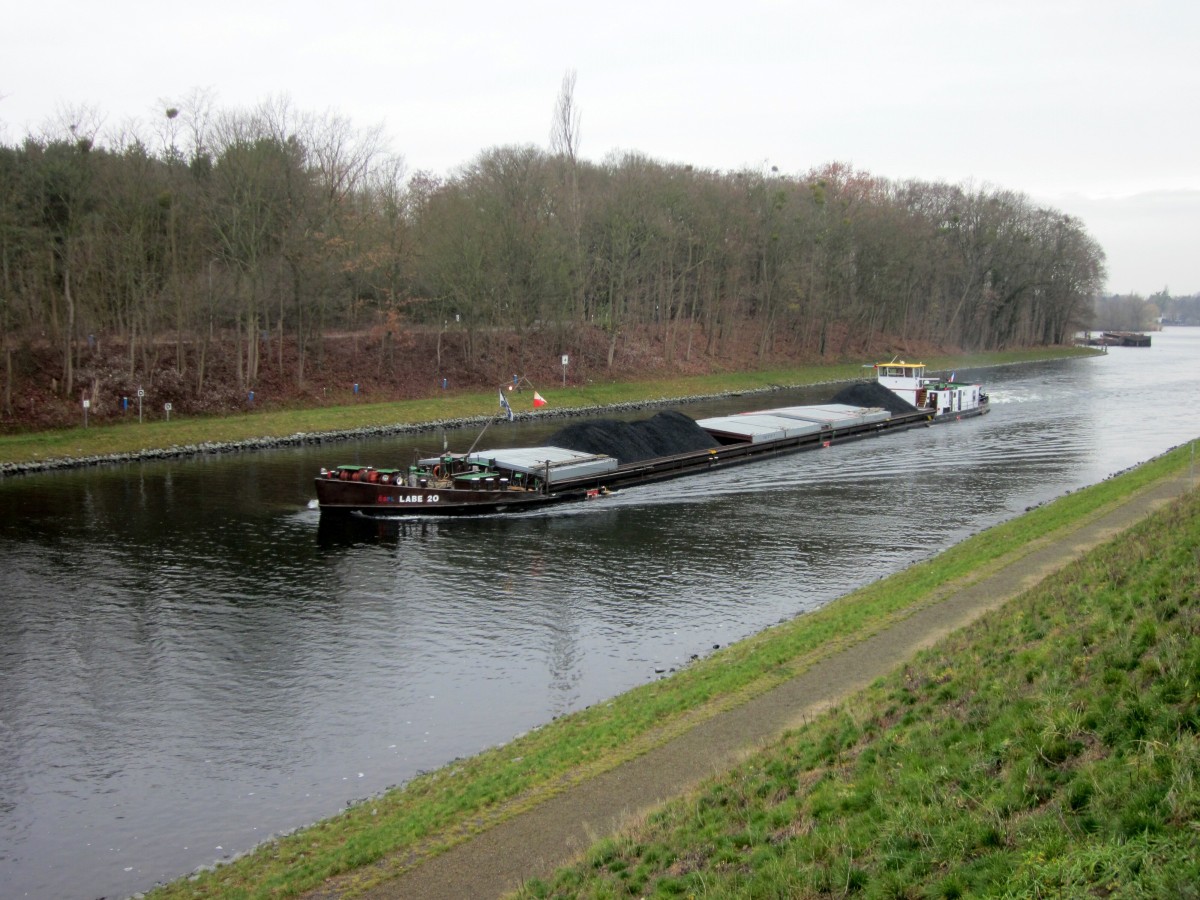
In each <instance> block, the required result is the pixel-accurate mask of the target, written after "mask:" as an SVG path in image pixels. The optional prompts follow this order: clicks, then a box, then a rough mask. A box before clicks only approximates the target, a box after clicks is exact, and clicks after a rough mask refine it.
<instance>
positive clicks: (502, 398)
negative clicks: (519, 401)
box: [500, 388, 513, 422]
mask: <svg viewBox="0 0 1200 900" xmlns="http://www.w3.org/2000/svg"><path fill="white" fill-rule="evenodd" d="M500 409H501V410H503V411H504V412H506V413H507V414H508V421H510V422H511V421H512V420H513V411H512V407H511V406H509V405H508V398H507V397H505V396H504V388H500Z"/></svg>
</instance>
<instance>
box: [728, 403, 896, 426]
mask: <svg viewBox="0 0 1200 900" xmlns="http://www.w3.org/2000/svg"><path fill="white" fill-rule="evenodd" d="M763 414H769V415H773V416H783V417H785V418H789V419H800V420H802V421H805V422H818V423H820V424H822V425H830V426H846V425H873V424H875V423H876V422H886V421H887V420H888V419H890V418H891V417H892V414H891V413H890V412H888V411H887V410H886V409H882V408H880V407H877V406H872V407H864V406H851V405H849V404H848V403H823V404H821V405H819V406H784V407H781V408H779V409H767V410H763V411H762V412H756V413H749V414H748V415H755V416H759V415H763ZM744 415H746V414H744Z"/></svg>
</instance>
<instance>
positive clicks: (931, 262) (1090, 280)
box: [0, 77, 1104, 413]
mask: <svg viewBox="0 0 1200 900" xmlns="http://www.w3.org/2000/svg"><path fill="white" fill-rule="evenodd" d="M150 130H152V131H153V132H154V133H153V135H152V136H151V135H150V134H148V133H146V134H143V133H138V132H137V131H136V130H135V129H129V130H127V131H126V132H123V133H117V134H105V135H103V136H102V135H101V134H100V133H99V130H98V129H96V128H89V127H88V126H87V125H86V124H85V122H84V121H71V122H69V123H66V124H64V126H63V127H62V128H60V129H58V130H57V131H54V132H52V133H47V134H44V135H39V136H33V135H31V136H28V137H26V138H24V139H23V140H22V141H20V142H19V143H16V144H13V145H0V342H2V345H3V349H4V353H5V359H6V374H5V377H6V381H5V384H6V394H7V392H9V391H11V385H12V384H13V382H14V379H16V378H19V376H20V370H21V367H22V365H25V363H23V362H22V360H23V359H28V358H32V357H31V356H30V354H31V353H32V352H33V348H35V347H37V346H42V347H43V348H45V347H49V348H50V349H51V350H52V351H53V354H54V356H53V358H54V360H55V362H54V374H53V389H54V391H55V392H56V393H57V394H58V396H60V397H64V398H72V397H78V396H79V394H80V392H81V390H88V389H91V390H95V389H97V387H98V385H97V384H96V381H97V376H95V374H94V373H93V374H91V375H90V378H91V381H90V382H89V384H87V385H83V384H81V383H80V382H81V378H80V375H79V372H80V366H81V365H82V364H84V362H85V360H86V358H87V354H88V352H89V348H93V347H94V345H95V343H96V342H97V341H100V340H103V341H105V342H106V346H107V347H109V348H110V349H111V348H112V347H114V346H119V347H120V354H119V359H120V360H121V363H120V368H121V369H122V370H123V371H122V372H117V373H112V374H111V375H110V377H111V378H124V379H126V380H127V381H129V380H136V379H139V378H150V377H151V373H152V372H153V371H155V370H156V369H161V368H162V367H163V366H164V365H167V364H169V367H170V368H172V369H173V370H174V373H175V377H176V380H177V382H178V384H179V390H180V391H183V392H187V393H193V394H199V393H202V392H203V391H204V389H205V386H206V381H207V380H208V379H209V378H210V377H211V375H210V373H211V372H212V371H213V368H214V366H216V365H218V364H219V365H220V366H222V367H223V369H224V370H225V371H229V370H232V371H233V372H235V373H236V374H235V377H236V380H237V383H238V384H239V385H240V386H241V387H242V388H243V389H245V388H249V387H253V386H254V385H255V383H256V381H257V380H258V379H259V377H260V373H261V371H262V369H263V367H264V366H265V365H272V366H274V367H275V368H276V369H278V368H280V367H286V369H287V378H289V379H291V380H292V382H293V383H295V384H296V385H303V384H305V383H306V381H308V380H310V379H312V378H315V377H317V373H318V371H319V361H320V358H321V352H322V347H323V342H324V341H326V340H327V339H328V336H329V335H330V334H332V333H337V332H341V333H368V332H369V333H370V334H372V335H374V336H375V339H376V341H377V344H378V346H377V350H376V351H374V352H376V353H377V354H378V358H379V360H384V361H386V363H387V364H388V365H389V366H391V367H392V368H393V369H394V368H396V367H403V366H404V365H406V364H407V363H406V360H405V358H404V351H403V348H402V347H401V346H400V343H401V341H400V338H401V336H402V335H403V334H404V333H405V332H406V331H420V332H422V333H424V334H427V335H433V336H434V339H433V343H432V344H431V346H432V347H433V348H434V350H433V351H432V352H433V355H434V356H435V357H436V358H435V359H433V360H430V359H425V358H422V359H421V360H420V364H421V365H422V366H427V367H429V366H432V367H435V368H436V367H439V366H440V364H441V358H440V354H441V353H442V351H443V348H444V344H443V341H442V340H441V338H442V337H443V335H444V334H450V333H453V335H454V338H455V341H456V348H457V350H456V352H459V353H460V354H462V356H463V357H464V358H465V359H466V360H467V361H468V362H469V361H470V360H472V359H475V358H478V357H480V355H486V354H487V352H488V348H489V346H490V345H491V343H492V342H495V341H498V340H501V339H504V340H506V341H510V342H511V343H510V346H512V347H515V348H516V349H515V350H514V351H513V352H514V353H515V354H516V356H517V358H514V359H509V358H506V359H505V360H504V362H505V365H506V367H508V368H513V367H515V366H519V365H520V364H521V363H522V360H521V359H520V358H519V356H520V353H521V351H520V347H521V346H523V342H522V340H521V338H522V337H526V336H531V335H534V334H536V335H538V336H539V338H540V339H541V340H542V342H543V343H545V342H546V341H549V342H550V343H552V344H554V345H556V346H559V347H561V350H562V352H564V353H565V352H568V351H576V350H578V342H580V341H582V340H585V339H587V340H592V341H600V342H601V343H602V345H603V348H604V352H603V354H602V357H603V359H604V361H605V364H606V365H608V366H612V365H613V364H614V362H615V357H616V356H618V355H619V352H620V346H621V343H620V337H621V335H622V334H624V333H626V332H629V331H635V330H643V331H644V330H647V329H649V330H652V331H653V333H654V334H655V335H656V336H657V340H658V341H659V342H660V347H661V353H662V355H663V357H664V358H665V359H666V360H667V361H668V362H670V361H672V360H685V359H688V358H690V357H691V356H693V355H699V354H720V353H721V352H722V346H723V343H724V342H727V341H729V340H731V339H732V338H733V337H734V336H737V337H738V338H739V340H740V341H742V342H743V343H745V342H749V346H751V347H752V348H753V350H754V353H755V355H756V356H757V358H759V359H761V360H764V361H765V360H769V359H771V358H772V356H773V354H774V353H775V352H776V348H777V347H779V346H780V345H781V343H783V344H787V345H789V346H799V347H804V348H807V349H808V350H809V351H810V352H811V353H812V354H814V355H821V354H829V353H834V352H837V350H838V349H839V348H837V347H832V346H831V345H830V341H831V339H832V336H834V335H845V334H853V335H855V336H856V340H857V341H858V343H859V344H860V345H861V346H871V345H872V339H873V338H874V337H876V336H883V335H886V336H889V338H890V339H891V340H892V341H893V342H898V343H900V344H902V343H903V342H904V341H906V340H915V339H918V338H920V339H923V340H927V341H932V342H936V343H937V344H940V345H943V346H954V347H959V348H962V349H964V350H989V349H995V348H1002V347H1007V346H1030V345H1037V344H1056V343H1063V342H1068V341H1069V340H1070V339H1071V335H1072V333H1073V332H1074V331H1075V330H1076V329H1079V328H1085V327H1088V326H1089V325H1090V321H1089V316H1090V313H1091V304H1092V301H1093V298H1094V297H1095V296H1096V295H1097V293H1098V291H1099V289H1100V287H1101V286H1102V284H1103V281H1104V254H1103V251H1102V250H1101V248H1100V247H1099V246H1098V245H1097V243H1096V242H1095V241H1094V240H1093V239H1092V238H1091V237H1090V236H1089V235H1088V233H1087V231H1086V230H1085V228H1084V226H1083V224H1082V223H1081V222H1079V221H1078V220H1077V219H1074V218H1072V217H1070V216H1067V215H1064V214H1063V213H1061V212H1059V211H1057V210H1054V209H1047V208H1043V207H1039V206H1037V205H1035V204H1033V203H1032V202H1031V201H1030V200H1029V199H1028V198H1027V197H1025V196H1024V195H1022V194H1019V193H1014V192H1011V191H1006V190H1002V189H994V188H979V187H970V186H961V185H950V184H945V183H939V182H920V181H905V182H893V181H889V180H885V179H882V178H877V177H872V176H871V175H870V174H868V173H865V172H859V171H854V170H852V169H851V168H849V167H846V166H843V165H838V164H831V165H826V166H824V167H822V168H817V169H814V170H812V171H810V172H807V173H804V174H800V175H788V174H783V173H780V172H777V171H775V170H773V169H772V170H763V171H756V170H747V171H736V172H718V171H710V170H704V169H698V168H694V167H692V166H689V165H683V164H675V163H666V162H661V161H657V160H654V159H649V158H647V157H645V156H642V155H639V154H637V153H625V154H621V155H616V156H612V157H610V158H607V159H604V160H602V161H600V162H590V161H587V160H585V159H584V158H583V157H582V156H581V154H580V147H579V114H578V110H577V109H576V108H575V107H574V104H573V82H572V81H571V79H570V77H568V79H567V80H565V81H564V85H563V92H562V94H561V96H560V97H559V102H558V106H557V108H556V110H555V114H554V120H553V125H552V128H551V135H550V141H549V148H548V149H540V148H537V147H534V146H504V147H496V148H492V149H488V150H484V151H482V152H480V153H479V154H478V156H476V157H475V158H474V159H473V160H471V161H470V162H469V163H467V164H466V165H464V166H462V167H461V168H460V169H458V170H456V171H455V172H453V173H451V174H449V175H446V176H438V175H434V174H431V173H427V172H415V173H408V172H406V170H405V167H404V164H403V161H402V158H401V157H399V156H397V155H395V154H394V153H392V152H391V151H390V150H389V148H388V147H386V146H385V144H384V142H383V140H382V138H381V135H380V133H379V131H378V130H365V131H364V130H359V129H356V128H355V127H353V126H352V124H351V123H350V122H348V121H346V120H344V119H341V118H338V117H336V116H333V115H324V116H313V115H308V114H302V113H299V112H297V111H296V110H294V109H293V108H292V107H291V106H290V105H289V104H288V103H287V102H286V101H282V100H278V101H271V102H268V103H265V104H263V105H261V106H260V107H258V108H255V109H252V110H220V109H216V108H214V107H213V105H212V104H211V103H210V102H208V101H207V100H206V98H205V97H204V96H202V95H197V96H196V97H193V98H192V99H191V100H190V101H189V102H187V103H181V104H179V105H178V106H177V107H172V108H170V109H167V110H165V111H164V115H163V117H162V119H161V122H160V123H159V125H158V127H157V128H154V129H149V130H148V131H150ZM501 336H503V338H502V337H501ZM513 336H515V337H516V340H515V341H513ZM285 346H286V347H287V348H288V355H287V358H286V361H285V358H284V356H283V348H284V347H285ZM14 359H15V360H16V362H15V363H14ZM14 365H15V367H16V369H17V370H18V371H17V372H16V374H14ZM515 370H516V369H515V368H514V371H515ZM5 405H6V408H7V411H8V412H9V413H11V398H10V397H7V396H6V404H5Z"/></svg>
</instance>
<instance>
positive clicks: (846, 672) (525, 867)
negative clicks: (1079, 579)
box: [310, 473, 1193, 900]
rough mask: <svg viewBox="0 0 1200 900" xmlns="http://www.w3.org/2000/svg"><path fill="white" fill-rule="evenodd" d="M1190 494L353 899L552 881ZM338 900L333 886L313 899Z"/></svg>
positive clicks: (1013, 569)
mask: <svg viewBox="0 0 1200 900" xmlns="http://www.w3.org/2000/svg"><path fill="white" fill-rule="evenodd" d="M1192 487H1193V485H1192V481H1191V478H1190V477H1189V475H1188V474H1186V473H1185V474H1184V475H1181V476H1178V477H1173V478H1168V479H1164V480H1162V481H1159V482H1157V483H1155V484H1152V485H1150V486H1148V487H1147V488H1145V489H1143V490H1142V491H1141V492H1139V493H1138V494H1135V495H1133V496H1131V497H1129V498H1128V499H1127V500H1125V501H1124V502H1122V503H1121V504H1120V505H1119V506H1116V507H1114V508H1111V509H1109V510H1107V511H1106V512H1104V513H1102V514H1100V515H1098V516H1096V517H1094V518H1092V519H1090V520H1088V521H1086V522H1085V523H1083V524H1082V525H1081V526H1079V527H1076V528H1074V529H1073V530H1071V531H1070V532H1069V533H1066V534H1061V535H1057V536H1053V537H1051V538H1048V539H1044V540H1041V541H1036V542H1033V543H1032V544H1030V545H1029V546H1028V547H1027V548H1025V550H1024V551H1022V552H1019V553H1016V554H1013V557H1012V558H1011V559H1007V560H1004V561H1002V562H1001V564H1000V565H999V567H998V568H996V569H995V570H993V571H992V572H991V573H990V574H988V575H987V576H985V577H984V578H982V579H981V580H978V581H975V582H973V583H971V584H968V585H966V586H964V587H961V588H959V589H956V590H953V591H951V592H950V593H948V594H947V595H946V596H945V597H944V598H942V599H941V600H939V601H937V602H935V603H933V604H932V605H929V606H926V607H923V608H920V609H918V610H916V611H915V612H914V613H912V615H910V616H909V617H908V618H906V619H903V620H902V621H899V622H897V623H896V624H894V625H891V626H889V627H887V628H886V629H884V630H882V631H880V632H878V633H876V634H874V635H872V636H870V637H868V638H865V639H864V640H862V641H861V642H859V643H858V644H855V645H853V646H851V647H849V648H847V649H844V650H839V651H837V652H835V653H833V654H831V655H830V656H828V657H826V658H824V659H823V660H821V661H820V662H817V663H816V664H814V665H813V666H812V667H811V668H809V669H808V670H806V671H805V672H803V673H802V674H800V675H798V676H796V677H795V678H793V679H791V680H790V681H788V682H785V683H784V684H782V685H780V686H778V687H776V688H774V689H772V690H771V691H769V692H767V693H765V694H762V695H759V696H758V697H755V698H754V699H752V700H750V701H748V702H746V703H745V704H743V705H742V706H739V707H736V708H733V709H730V710H728V711H725V712H722V713H718V714H717V715H715V716H714V717H712V718H710V719H707V720H706V721H704V722H702V723H700V724H698V725H697V726H695V727H694V728H693V729H691V730H690V731H688V732H686V733H684V734H683V735H681V736H679V737H677V738H675V739H673V740H671V741H669V742H668V743H666V744H663V745H661V746H659V747H657V748H656V749H654V750H651V751H650V752H648V753H646V754H644V755H643V756H640V757H637V758H636V759H633V760H631V761H629V762H626V763H624V764H622V765H620V766H618V767H617V768H615V769H613V770H611V771H609V772H606V773H604V774H602V775H598V776H596V777H594V778H591V779H589V780H586V781H584V782H582V783H579V784H577V785H575V786H572V787H570V788H568V789H566V790H565V791H564V792H562V793H561V794H558V795H556V796H555V797H553V798H552V799H550V800H547V801H546V802H544V803H542V804H541V805H539V806H537V807H535V808H533V809H531V810H528V811H527V812H524V813H521V814H518V815H516V816H514V817H512V818H510V819H507V820H505V821H503V822H501V823H499V824H497V825H495V826H494V827H492V828H490V829H488V830H487V831H484V832H483V833H481V834H479V835H476V836H474V837H472V838H470V839H468V840H466V841H464V842H463V843H461V844H458V845H456V846H455V847H453V848H451V849H450V850H447V851H446V852H444V853H442V854H440V855H438V856H435V857H433V858H430V859H428V860H425V861H424V862H422V863H420V864H418V865H417V866H415V867H414V868H412V869H409V870H408V871H406V872H404V873H403V874H401V875H399V876H398V877H396V878H393V879H391V880H389V881H387V882H385V883H383V884H380V885H378V886H376V887H375V888H373V889H372V890H370V891H369V892H367V893H366V894H361V893H355V896H366V897H369V898H372V900H399V898H404V900H443V898H444V900H463V898H472V900H474V898H490V897H500V896H503V895H505V894H507V893H510V892H512V891H514V890H516V889H517V888H518V887H520V885H521V884H522V883H523V882H524V881H526V880H527V879H530V878H533V877H543V876H546V875H549V874H550V873H552V872H553V871H554V870H555V869H556V868H557V867H559V866H561V865H563V864H566V863H568V862H570V861H572V860H573V859H574V858H575V857H577V856H578V855H579V854H580V853H581V852H582V851H584V850H585V849H586V848H587V847H588V846H590V845H591V844H592V843H593V842H594V841H596V840H597V839H599V838H602V837H605V836H607V835H610V834H612V833H614V832H616V831H617V830H618V829H620V828H621V827H622V825H623V824H625V823H627V822H631V821H636V820H637V819H638V818H639V817H641V816H643V815H645V814H646V813H647V812H648V811H650V810H651V809H653V808H654V807H655V806H657V805H659V804H661V803H662V802H664V801H666V800H669V799H671V798H674V797H677V796H679V795H681V794H684V793H686V792H687V791H688V790H690V789H692V788H694V787H695V786H697V785H698V784H699V783H700V782H701V781H703V780H704V779H705V778H707V777H709V776H712V775H714V774H717V773H719V772H722V771H724V770H726V769H728V768H729V767H730V766H732V765H733V764H735V763H736V762H738V761H739V760H740V759H742V758H744V757H746V756H747V755H749V754H752V753H754V752H755V751H756V750H758V749H760V748H762V747H763V746H765V745H766V744H768V743H769V742H771V741H773V740H774V739H776V738H778V737H779V736H780V735H781V734H782V733H783V732H785V731H787V730H788V729H791V728H795V727H797V726H798V725H801V724H803V722H804V721H805V720H807V719H810V718H812V717H813V716H815V715H819V714H820V713H821V712H822V711H823V710H825V709H827V708H829V707H830V706H832V705H834V704H837V703H838V702H839V701H841V700H843V699H845V698H847V697H849V696H850V695H852V694H853V693H854V692H856V691H858V690H860V689H862V688H864V687H866V686H867V685H869V684H870V683H871V682H872V681H874V680H875V679H876V678H879V677H881V676H884V675H887V674H888V673H889V672H891V671H892V670H894V669H895V668H897V667H898V666H900V665H901V664H903V663H904V662H906V661H907V660H909V659H910V658H912V656H913V655H914V654H915V653H917V652H918V651H919V650H922V649H924V648H927V647H930V646H932V645H934V644H935V643H937V641H938V640H940V639H941V638H942V637H944V636H946V635H947V634H949V633H951V632H952V631H956V630H957V629H959V628H962V627H963V626H965V625H968V624H970V623H971V622H973V621H974V620H976V619H977V618H979V617H980V616H981V615H983V614H984V613H985V612H987V611H988V610H991V609H995V608H996V607H999V606H1001V605H1002V604H1004V603H1005V602H1007V601H1008V600H1010V599H1012V598H1013V597H1016V596H1018V595H1020V594H1021V593H1023V592H1025V591H1026V590H1028V589H1029V588H1031V587H1033V586H1034V585H1036V584H1037V583H1038V582H1040V581H1041V580H1043V579H1044V578H1045V577H1046V576H1047V575H1050V574H1051V573H1053V572H1055V571H1056V570H1058V569H1060V568H1062V567H1063V566H1065V565H1067V564H1068V563H1069V562H1071V561H1073V560H1075V559H1077V558H1079V557H1081V556H1082V555H1084V554H1085V553H1087V552H1088V551H1089V550H1091V549H1092V548H1094V547H1096V546H1098V545H1100V544H1101V543H1104V542H1106V541H1108V540H1110V539H1111V538H1113V537H1114V536H1116V535H1117V534H1119V533H1121V532H1122V531H1124V530H1126V529H1128V528H1129V527H1130V526H1132V525H1134V524H1135V523H1137V522H1138V521H1140V520H1141V519H1143V518H1145V517H1146V516H1148V515H1149V514H1150V513H1152V512H1153V511H1155V510H1156V509H1158V508H1159V507H1161V506H1162V505H1164V504H1166V503H1168V502H1170V501H1171V500H1173V499H1175V498H1176V497H1179V496H1181V495H1183V494H1184V493H1186V492H1187V491H1188V490H1189V489H1191V488H1192ZM347 883H349V882H347ZM341 896H344V894H343V892H342V891H341V890H340V889H339V887H338V884H337V883H336V881H335V882H331V883H329V884H327V885H325V886H324V887H323V888H322V889H320V890H318V891H316V892H314V893H313V894H311V895H310V897H312V898H317V897H320V898H335V897H341Z"/></svg>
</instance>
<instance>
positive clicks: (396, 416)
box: [0, 347, 1094, 463]
mask: <svg viewBox="0 0 1200 900" xmlns="http://www.w3.org/2000/svg"><path fill="white" fill-rule="evenodd" d="M1092 354H1094V351H1091V350H1086V349H1080V348H1063V347H1056V348H1047V349H1041V350H1030V351H1022V352H1014V353H989V354H981V355H977V356H971V357H956V358H949V357H947V358H939V359H930V360H926V362H927V363H928V364H929V365H930V367H931V368H932V369H949V368H967V367H969V366H985V365H1000V364H1003V363H1008V362H1023V361H1031V360H1041V359H1053V358H1061V357H1064V356H1069V355H1092ZM863 375H864V370H863V368H862V366H860V365H848V364H845V365H831V366H806V367H803V368H795V369H772V370H763V371H757V372H744V373H722V374H717V375H704V376H695V377H689V378H657V379H647V380H645V381H637V382H604V383H600V382H597V383H591V384H586V385H579V386H570V387H565V388H563V387H556V386H554V385H546V386H544V388H543V393H545V394H547V395H548V396H549V397H550V399H551V401H552V403H553V406H554V408H555V409H572V408H591V407H597V406H609V405H613V404H617V403H629V402H637V401H646V400H659V399H672V398H679V397H693V396H704V395H710V394H720V393H726V392H731V391H732V392H737V391H753V390H761V389H763V388H769V387H792V386H796V387H799V386H804V385H810V384H819V383H823V382H831V381H848V380H852V379H857V378H862V377H863ZM523 396H531V395H518V396H517V398H516V399H515V400H514V405H517V404H518V402H519V401H520V399H521V398H522V397H523ZM496 411H497V402H496V393H495V391H493V390H487V391H482V392H474V393H446V394H439V395H437V396H434V397H427V398H424V399H420V400H405V401H398V402H390V403H371V402H367V401H366V400H365V399H364V400H363V401H362V402H357V403H352V404H348V405H343V406H323V407H317V408H306V409H266V410H247V411H245V412H243V413H239V414H236V415H230V416H223V417H212V418H186V417H183V418H181V417H179V416H175V417H173V418H172V419H171V421H169V422H168V421H166V420H165V419H163V415H164V413H163V412H162V410H153V411H152V410H145V411H144V415H143V421H142V422H141V423H139V422H138V421H137V418H136V413H135V414H132V416H131V421H126V422H121V423H119V424H111V425H102V426H95V427H90V428H83V427H79V428H71V429H65V430H60V431H42V432H32V433H28V432H27V433H17V434H4V435H0V463H29V462H40V461H42V460H49V459H76V458H84V457H94V456H107V455H110V454H121V453H136V452H139V451H142V450H155V449H165V448H169V447H183V446H194V445H197V444H202V443H205V442H236V441H245V440H251V439H254V438H264V437H271V438H279V437H287V436H289V435H294V434H318V433H327V432H339V431H349V430H353V429H356V428H364V427H374V426H391V425H398V424H414V423H420V422H432V421H445V420H452V419H461V418H473V417H479V416H489V415H494V414H495V413H496ZM81 414H82V413H81Z"/></svg>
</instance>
